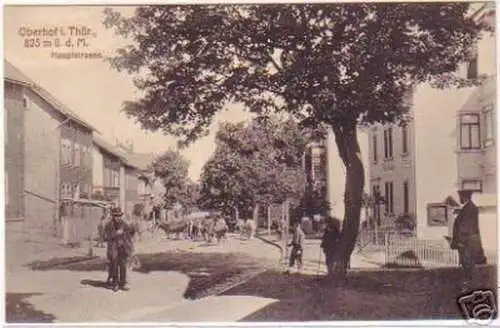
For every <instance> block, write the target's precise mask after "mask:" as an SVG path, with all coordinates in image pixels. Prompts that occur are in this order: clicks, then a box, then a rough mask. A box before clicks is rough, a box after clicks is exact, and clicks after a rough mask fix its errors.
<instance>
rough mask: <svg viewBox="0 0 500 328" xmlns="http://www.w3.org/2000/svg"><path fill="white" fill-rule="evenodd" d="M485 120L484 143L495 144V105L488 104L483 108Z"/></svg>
mask: <svg viewBox="0 0 500 328" xmlns="http://www.w3.org/2000/svg"><path fill="white" fill-rule="evenodd" d="M483 121H484V140H483V145H484V146H485V147H489V146H491V145H493V142H494V139H495V131H494V130H493V129H494V125H495V115H494V112H493V105H488V106H486V107H485V108H484V109H483Z"/></svg>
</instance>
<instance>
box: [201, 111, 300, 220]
mask: <svg viewBox="0 0 500 328" xmlns="http://www.w3.org/2000/svg"><path fill="white" fill-rule="evenodd" d="M216 143H217V148H216V150H215V153H214V155H213V156H212V158H211V159H210V160H209V161H208V162H207V163H206V164H205V166H204V168H203V173H202V181H203V191H202V194H203V195H204V199H205V200H206V201H207V202H208V204H210V205H211V206H213V207H216V208H220V209H223V210H224V209H231V208H238V210H239V211H241V213H245V212H246V210H247V209H251V211H252V212H253V213H252V216H253V219H257V215H258V211H259V206H260V205H268V204H270V203H272V202H282V201H284V200H285V199H294V198H295V199H298V198H300V197H302V194H303V192H304V185H305V174H304V172H303V170H302V166H301V158H302V153H303V152H304V149H305V146H306V143H307V136H306V134H305V133H304V132H303V131H302V130H301V129H300V128H299V126H298V125H297V124H296V123H295V122H293V121H292V120H288V121H285V122H280V121H279V120H276V119H270V118H258V119H256V120H254V121H252V122H250V123H249V124H248V125H247V124H246V123H244V122H242V123H239V124H232V123H225V124H222V125H221V126H220V128H219V131H218V132H217V135H216Z"/></svg>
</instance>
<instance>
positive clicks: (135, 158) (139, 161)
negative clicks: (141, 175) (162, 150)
mask: <svg viewBox="0 0 500 328" xmlns="http://www.w3.org/2000/svg"><path fill="white" fill-rule="evenodd" d="M125 157H126V159H127V164H128V165H130V166H133V167H136V168H138V169H140V170H147V169H148V167H149V166H150V165H151V164H152V163H153V162H154V161H155V159H156V157H157V156H156V155H155V154H153V153H132V154H126V155H125Z"/></svg>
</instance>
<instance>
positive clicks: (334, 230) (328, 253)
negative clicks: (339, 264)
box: [321, 217, 340, 274]
mask: <svg viewBox="0 0 500 328" xmlns="http://www.w3.org/2000/svg"><path fill="white" fill-rule="evenodd" d="M339 237H340V222H339V221H338V220H337V219H334V218H331V217H330V218H328V222H327V225H326V229H325V233H324V234H323V237H322V238H321V248H322V249H323V253H324V254H325V263H326V268H327V270H328V274H331V266H332V263H333V261H334V259H335V249H336V248H337V245H338V242H339Z"/></svg>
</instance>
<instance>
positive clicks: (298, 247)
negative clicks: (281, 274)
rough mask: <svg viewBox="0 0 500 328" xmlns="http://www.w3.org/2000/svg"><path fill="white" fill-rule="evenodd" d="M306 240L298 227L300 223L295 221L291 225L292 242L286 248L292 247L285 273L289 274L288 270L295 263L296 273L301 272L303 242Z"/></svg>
mask: <svg viewBox="0 0 500 328" xmlns="http://www.w3.org/2000/svg"><path fill="white" fill-rule="evenodd" d="M305 239H306V235H305V234H304V231H302V228H301V226H300V221H295V222H294V224H293V235H292V242H291V243H290V244H288V247H292V250H291V251H290V263H289V264H288V265H289V268H288V271H287V273H290V270H291V269H292V268H294V267H295V263H297V269H298V271H300V270H302V255H303V252H304V240H305Z"/></svg>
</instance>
